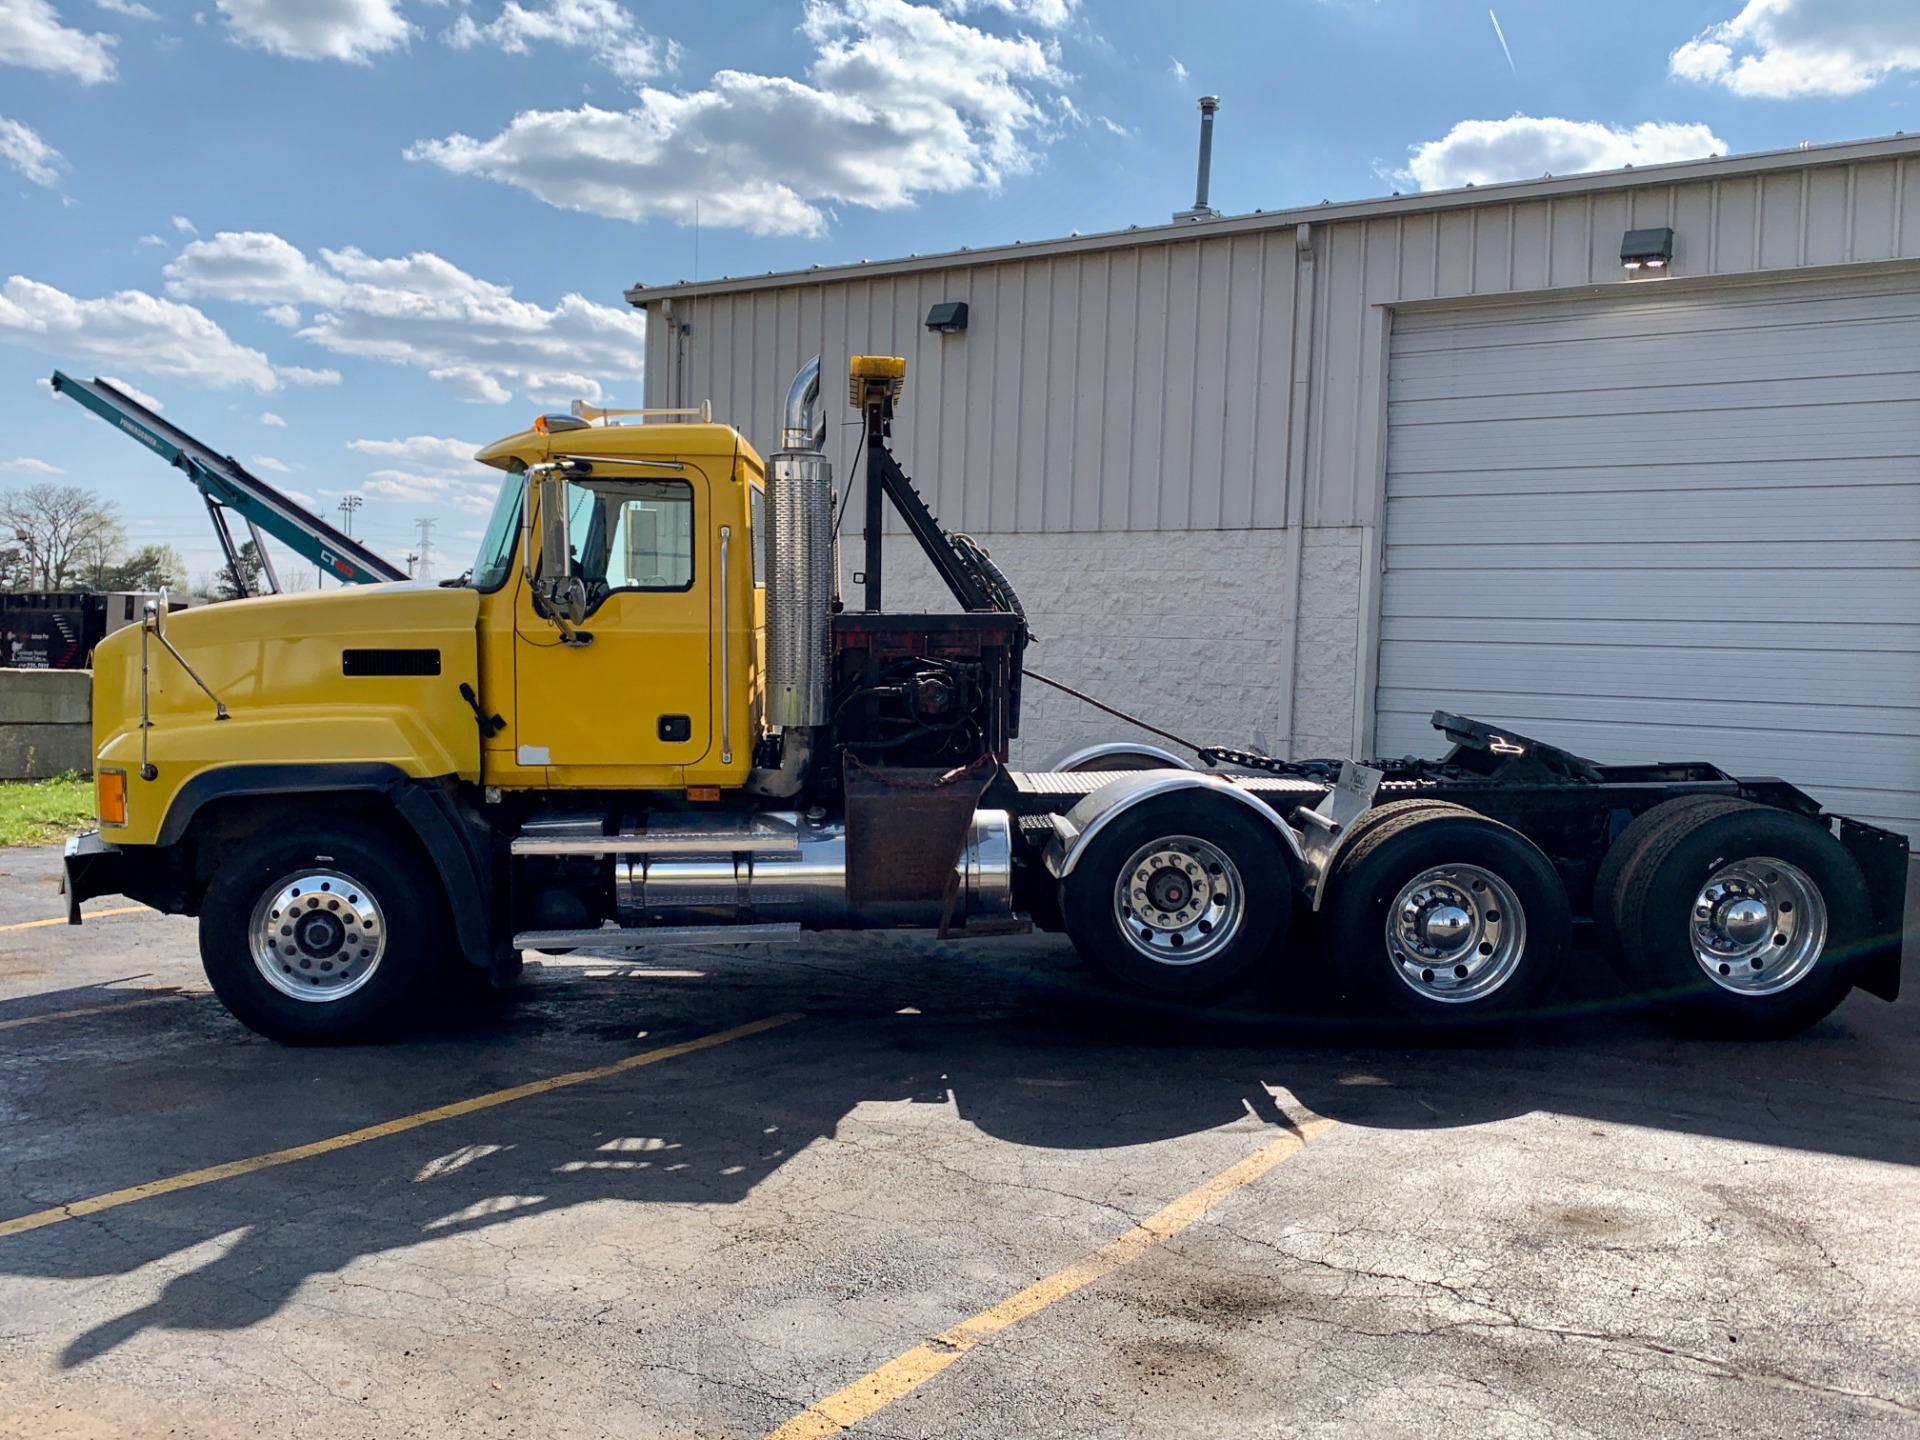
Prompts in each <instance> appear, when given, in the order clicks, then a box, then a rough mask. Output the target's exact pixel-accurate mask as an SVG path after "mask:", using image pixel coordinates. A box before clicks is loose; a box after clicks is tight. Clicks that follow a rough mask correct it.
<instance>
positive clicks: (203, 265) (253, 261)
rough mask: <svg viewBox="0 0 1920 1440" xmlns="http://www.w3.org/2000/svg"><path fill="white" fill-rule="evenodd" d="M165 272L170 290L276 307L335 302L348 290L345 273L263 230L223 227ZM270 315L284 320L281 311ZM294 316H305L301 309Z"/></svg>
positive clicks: (185, 252)
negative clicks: (323, 265)
mask: <svg viewBox="0 0 1920 1440" xmlns="http://www.w3.org/2000/svg"><path fill="white" fill-rule="evenodd" d="M165 274H166V277H167V293H168V294H169V295H175V296H179V297H181V298H183V299H213V300H238V301H240V302H242V303H243V304H252V305H266V306H270V307H273V308H275V309H279V308H280V307H282V306H298V305H331V304H335V303H337V302H338V301H339V300H340V298H341V297H342V296H344V295H345V294H346V293H347V283H346V281H344V280H342V279H340V277H339V276H337V275H332V274H329V273H328V272H326V271H324V270H322V269H320V267H318V266H317V265H315V264H314V263H313V262H312V261H311V260H309V259H307V257H306V256H305V255H304V254H302V253H301V252H300V250H299V249H298V248H297V247H296V246H293V245H290V244H288V243H287V242H286V241H285V240H282V239H281V238H280V237H279V236H278V235H271V234H265V233H262V232H260V231H257V230H240V231H234V230H222V231H221V232H220V233H219V234H218V235H216V236H214V237H213V238H212V239H211V240H195V241H193V242H191V243H190V244H189V245H188V246H187V247H186V248H185V249H184V250H182V251H181V252H180V254H179V255H178V256H177V257H175V258H174V259H173V260H170V261H169V262H168V263H167V268H166V271H165ZM268 318H269V319H273V320H275V321H276V322H278V321H279V320H280V316H279V315H269V317H268ZM294 319H295V321H296V322H297V321H298V319H299V312H298V310H297V309H296V310H295V312H294Z"/></svg>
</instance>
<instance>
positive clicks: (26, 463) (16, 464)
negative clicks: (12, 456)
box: [0, 455, 67, 475]
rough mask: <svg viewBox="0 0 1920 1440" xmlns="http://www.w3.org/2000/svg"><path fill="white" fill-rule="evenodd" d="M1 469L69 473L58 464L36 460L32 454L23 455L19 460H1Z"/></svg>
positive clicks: (23, 471)
mask: <svg viewBox="0 0 1920 1440" xmlns="http://www.w3.org/2000/svg"><path fill="white" fill-rule="evenodd" d="M0 470H12V471H15V472H16V473H19V474H23V475H64V474H66V473H67V472H66V471H64V470H62V469H61V468H60V467H59V466H58V465H50V464H48V463H47V462H46V461H45V460H36V459H34V458H33V457H32V456H31V455H22V456H21V457H20V458H19V459H17V460H4V461H0Z"/></svg>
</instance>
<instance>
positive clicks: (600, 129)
mask: <svg viewBox="0 0 1920 1440" xmlns="http://www.w3.org/2000/svg"><path fill="white" fill-rule="evenodd" d="M949 8H952V9H956V10H964V9H965V8H966V7H965V6H964V5H963V4H959V3H956V0H949ZM988 8H992V9H996V10H1005V11H1008V12H1009V13H1018V14H1020V15H1022V16H1023V17H1024V18H1027V19H1031V20H1033V21H1034V22H1035V23H1040V20H1041V17H1042V16H1050V15H1052V14H1053V13H1055V10H1056V8H1057V9H1058V10H1059V13H1061V14H1062V15H1063V16H1064V14H1065V13H1067V9H1066V7H1064V6H1060V7H1054V6H1049V5H1046V4H1040V3H1033V4H1026V5H1019V6H1016V5H1014V4H1013V3H1011V0H1009V3H1008V4H994V5H992V6H990V7H988ZM801 29H802V31H803V32H804V33H805V34H806V36H807V38H808V39H809V40H811V41H812V42H813V45H814V49H815V54H814V60H813V63H812V65H811V66H810V67H809V69H808V72H807V79H806V80H796V79H791V78H787V77H784V76H772V75H751V74H746V73H744V72H741V71H737V70H722V71H720V72H719V73H718V74H716V75H715V76H714V77H713V78H712V80H711V81H710V82H709V84H708V87H707V88H706V89H704V90H696V91H692V92H689V93H676V92H672V91H667V90H659V89H654V88H651V87H646V88H642V89H641V90H640V92H639V95H638V101H639V103H638V104H637V105H636V106H634V107H633V108H631V109H628V110H604V109H600V108H598V107H595V106H583V107H581V108H579V109H577V110H527V111H523V112H522V113H521V114H519V115H517V116H516V117H514V120H513V122H512V123H511V124H510V125H508V126H507V128H506V129H505V130H503V131H501V132H500V133H499V134H498V135H496V136H494V137H493V138H492V139H490V140H476V139H474V138H472V137H471V136H468V135H451V136H448V137H447V138H445V139H442V140H428V141H422V142H420V143H419V144H416V145H414V146H413V147H412V148H411V149H409V150H408V152H407V154H408V156H409V157H410V158H412V159H416V160H426V161H430V162H432V163H433V164H436V165H439V166H441V167H443V168H444V169H447V170H451V171H453V172H455V173H457V174H463V175H481V176H485V177H487V178H489V179H492V180H498V181H500V182H502V183H504V184H508V185H516V186H519V187H520V188H521V189H524V190H527V191H530V192H531V193H533V194H534V195H536V196H538V197H539V198H540V199H542V200H545V201H547V202H548V203H549V204H551V205H556V206H560V207H562V208H565V209H573V210H584V211H588V212H590V213H593V214H598V215H608V216H613V217H616V218H619V219H626V220H636V221H639V220H649V219H655V218H668V219H673V220H677V221H679V222H681V223H683V224H685V223H690V222H691V221H692V220H693V217H694V205H695V203H696V202H698V203H699V205H700V219H701V222H702V223H703V224H706V225H723V226H733V227H737V228H739V229H743V230H746V231H748V232H749V233H751V234H755V235H767V234H807V235H812V234H819V233H820V232H822V231H823V230H824V229H825V228H826V222H827V216H826V211H825V209H824V208H823V205H822V204H821V203H820V202H829V203H830V202H833V201H844V202H847V203H850V204H855V205H862V206H866V207H869V208H872V209H893V208H897V207H899V206H904V205H911V204H912V203H913V201H914V198H915V196H916V195H919V194H921V193H926V192H941V191H954V190H966V189H974V188H992V187H994V186H997V185H998V184H999V183H1000V182H1001V180H1002V179H1003V178H1004V177H1005V176H1007V175H1009V174H1017V173H1020V172H1022V171H1025V170H1026V169H1028V168H1029V167H1030V166H1031V165H1032V163H1033V159H1034V154H1033V150H1032V148H1031V143H1032V141H1033V140H1034V139H1035V138H1044V137H1046V136H1048V135H1049V134H1050V133H1052V132H1053V131H1054V130H1055V129H1056V128H1057V126H1058V123H1059V118H1058V117H1059V114H1060V111H1059V107H1058V105H1057V103H1055V102H1053V101H1051V100H1048V99H1043V98H1042V96H1041V94H1040V93H1037V92H1039V91H1040V90H1043V89H1044V90H1049V91H1057V90H1058V89H1059V88H1060V87H1061V86H1064V85H1065V84H1066V83H1067V81H1068V79H1069V77H1068V76H1067V74H1066V72H1065V71H1063V70H1062V69H1061V68H1060V64H1059V54H1058V49H1057V47H1056V46H1055V45H1054V44H1053V43H1052V42H1047V43H1042V42H1041V41H1039V40H1036V39H1034V38H1032V37H1031V36H1027V35H1014V36H1003V35H994V34H990V33H988V32H987V31H984V30H980V29H976V28H974V27H972V26H969V25H964V24H961V23H960V22H959V21H957V20H955V19H952V18H950V17H949V16H948V15H945V14H942V13H941V12H940V11H939V10H937V9H935V8H933V7H932V6H928V5H916V4H911V3H909V0H810V3H809V4H808V5H807V7H806V11H805V18H804V20H803V23H802V25H801Z"/></svg>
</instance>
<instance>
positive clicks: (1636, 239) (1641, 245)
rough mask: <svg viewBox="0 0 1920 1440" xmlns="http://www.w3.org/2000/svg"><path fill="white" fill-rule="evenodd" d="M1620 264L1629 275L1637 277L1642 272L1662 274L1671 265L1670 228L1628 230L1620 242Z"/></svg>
mask: <svg viewBox="0 0 1920 1440" xmlns="http://www.w3.org/2000/svg"><path fill="white" fill-rule="evenodd" d="M1620 263H1621V264H1622V265H1624V266H1626V267H1627V273H1628V274H1629V275H1637V274H1639V273H1640V272H1641V271H1642V270H1650V271H1653V272H1655V273H1656V274H1657V273H1660V272H1663V271H1665V270H1666V268H1667V267H1668V266H1669V265H1671V264H1672V263H1673V230H1672V228H1671V227H1670V226H1664V225H1663V226H1661V227H1660V228H1659V229H1657V230H1629V231H1627V233H1626V237H1625V238H1624V239H1623V240H1621V242H1620Z"/></svg>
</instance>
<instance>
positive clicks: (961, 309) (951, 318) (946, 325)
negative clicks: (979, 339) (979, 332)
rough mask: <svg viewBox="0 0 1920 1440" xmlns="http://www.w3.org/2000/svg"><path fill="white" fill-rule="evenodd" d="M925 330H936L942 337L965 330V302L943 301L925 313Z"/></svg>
mask: <svg viewBox="0 0 1920 1440" xmlns="http://www.w3.org/2000/svg"><path fill="white" fill-rule="evenodd" d="M927 328H928V329H929V330H938V331H939V332H940V333H941V334H942V335H951V334H953V333H954V332H956V331H959V330H964V329H966V328H967V302H966V301H964V300H943V301H941V302H940V303H939V304H938V305H936V306H934V307H933V308H932V309H931V310H929V311H927Z"/></svg>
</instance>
